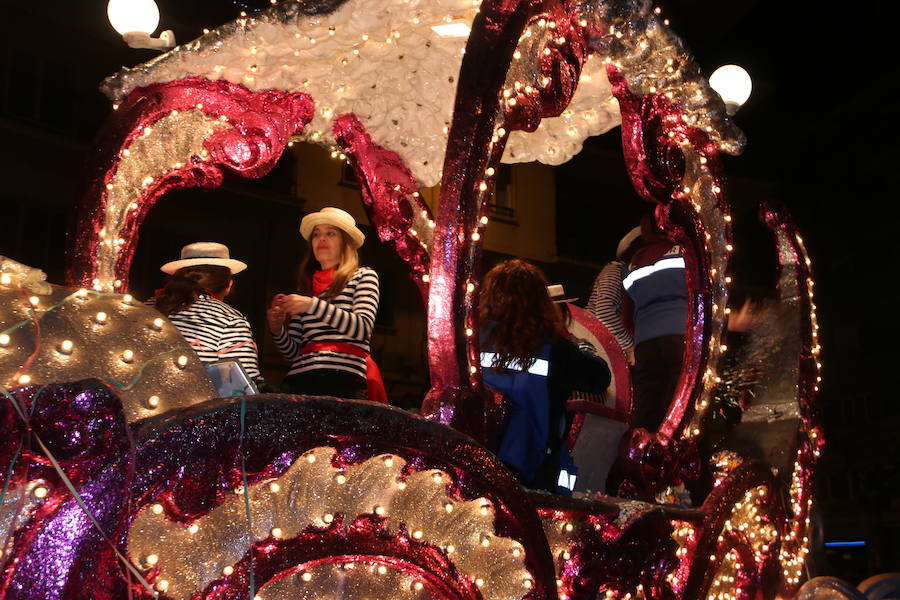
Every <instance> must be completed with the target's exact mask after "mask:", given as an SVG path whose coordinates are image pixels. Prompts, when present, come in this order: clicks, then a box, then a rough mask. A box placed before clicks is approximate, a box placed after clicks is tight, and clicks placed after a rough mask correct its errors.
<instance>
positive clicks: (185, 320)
mask: <svg viewBox="0 0 900 600" xmlns="http://www.w3.org/2000/svg"><path fill="white" fill-rule="evenodd" d="M146 304H147V305H149V306H154V305H155V304H156V298H155V297H153V298H150V299H149V300H147V302H146ZM168 318H169V320H170V321H171V322H172V324H173V325H175V327H176V328H177V329H178V331H179V332H180V333H181V335H182V337H184V339H186V340H187V342H188V344H190V346H191V348H193V349H194V352H196V353H197V356H199V357H200V362H202V363H203V364H205V365H208V364H211V363H214V362H216V361H219V360H236V361H238V362H239V363H240V364H241V366H242V367H243V368H244V371H246V372H247V375H249V376H250V377H251V378H254V379H257V378H259V376H260V374H259V358H258V357H257V352H256V343H255V342H254V341H253V331H252V330H251V329H250V323H249V322H248V321H247V317H245V316H244V315H243V314H242V313H241V312H240V311H239V310H237V309H234V308H232V307H230V306H228V305H227V304H225V303H224V302H222V301H221V300H216V299H215V298H213V297H212V296H210V295H208V294H201V295H200V297H199V298H198V299H197V301H196V302H194V303H193V304H191V305H190V306H189V307H187V308H186V309H184V310H181V311H178V312H177V313H173V314H171V315H169V317H168Z"/></svg>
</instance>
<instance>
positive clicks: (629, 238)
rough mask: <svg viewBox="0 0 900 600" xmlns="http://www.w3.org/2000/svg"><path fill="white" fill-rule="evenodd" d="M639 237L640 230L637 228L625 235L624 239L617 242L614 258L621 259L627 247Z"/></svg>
mask: <svg viewBox="0 0 900 600" xmlns="http://www.w3.org/2000/svg"><path fill="white" fill-rule="evenodd" d="M640 235H641V228H640V227H639V226H638V227H635V228H634V229H632V230H631V231H629V232H628V233H626V234H625V237H623V238H622V239H621V240H619V245H618V246H616V258H622V255H623V254H625V251H626V250H628V247H629V246H631V244H632V242H634V240H636V239H638V238H639V237H640Z"/></svg>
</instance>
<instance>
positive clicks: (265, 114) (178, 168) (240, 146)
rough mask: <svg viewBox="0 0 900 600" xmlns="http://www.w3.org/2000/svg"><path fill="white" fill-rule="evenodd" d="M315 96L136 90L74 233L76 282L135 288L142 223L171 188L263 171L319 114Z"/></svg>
mask: <svg viewBox="0 0 900 600" xmlns="http://www.w3.org/2000/svg"><path fill="white" fill-rule="evenodd" d="M312 110H313V107H312V101H311V100H310V98H309V96H307V95H305V94H302V93H297V94H284V93H280V92H274V91H268V92H263V93H253V92H250V91H249V90H247V89H246V88H244V87H242V86H239V85H235V84H230V83H227V82H214V81H207V80H204V79H198V78H191V79H185V80H181V81H176V82H169V83H161V84H154V85H152V86H150V87H149V88H147V89H142V90H136V91H135V92H134V93H133V94H131V95H130V96H129V97H128V98H127V99H126V100H125V101H124V103H123V104H122V105H121V106H120V107H119V109H118V111H116V112H115V113H113V115H112V116H111V117H110V122H109V123H108V124H107V127H106V137H105V138H104V140H103V142H102V151H101V153H100V154H99V158H98V160H97V165H96V167H95V176H94V179H93V182H92V186H91V188H90V189H89V190H88V192H87V193H86V195H85V196H84V199H83V201H82V206H81V209H80V210H79V212H78V215H77V218H76V219H75V220H74V221H73V229H72V231H71V232H70V236H69V246H70V248H69V265H70V266H69V271H68V278H69V282H70V283H72V284H73V285H82V286H85V287H90V288H93V289H95V290H97V291H113V290H120V289H127V278H128V268H129V267H130V265H131V257H132V256H133V254H134V250H135V248H136V246H137V231H138V229H139V227H140V224H141V222H143V219H144V218H145V217H146V215H147V213H148V212H149V210H150V208H152V206H153V205H154V204H155V203H156V200H157V199H158V198H159V197H160V196H162V195H163V194H164V193H166V192H167V191H169V190H172V189H177V188H184V187H216V186H218V185H220V184H221V182H222V169H223V168H227V169H230V170H233V171H235V172H238V173H241V174H242V175H244V176H246V177H261V176H262V175H264V174H265V173H267V172H268V171H269V170H270V169H271V168H272V167H273V166H274V165H275V163H276V162H277V160H278V158H279V157H280V156H281V152H282V150H283V149H284V147H285V145H286V144H287V140H288V139H289V137H290V136H291V135H292V134H293V133H294V132H295V131H297V130H299V129H302V127H303V126H304V125H305V124H306V123H307V122H308V121H309V119H310V118H311V116H312Z"/></svg>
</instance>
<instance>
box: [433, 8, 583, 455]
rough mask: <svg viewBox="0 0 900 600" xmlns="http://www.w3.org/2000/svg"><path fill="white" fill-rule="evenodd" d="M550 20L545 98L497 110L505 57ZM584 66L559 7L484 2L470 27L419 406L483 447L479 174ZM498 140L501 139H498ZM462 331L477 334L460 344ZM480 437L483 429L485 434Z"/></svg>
mask: <svg viewBox="0 0 900 600" xmlns="http://www.w3.org/2000/svg"><path fill="white" fill-rule="evenodd" d="M539 18H547V19H551V20H555V21H556V22H557V23H559V24H561V27H563V29H561V31H564V32H565V33H566V34H567V38H568V40H567V41H568V44H567V46H568V49H567V50H564V51H559V50H551V52H550V54H549V55H546V56H545V57H544V58H543V59H542V64H541V68H542V72H543V73H545V74H546V77H548V79H549V81H548V85H547V86H545V87H544V88H543V89H541V90H539V91H537V92H532V93H530V94H526V93H525V92H524V90H523V91H522V92H521V94H519V95H518V96H517V100H521V102H519V101H517V102H516V104H514V105H512V104H510V103H509V102H508V101H507V102H506V103H504V97H503V94H502V93H501V87H502V85H503V83H504V81H505V78H506V75H507V71H508V69H509V65H510V62H511V60H512V54H513V51H514V50H515V47H516V45H517V43H518V40H519V37H520V36H521V35H522V33H523V32H524V30H525V28H526V26H527V24H528V23H529V22H530V21H532V20H536V19H539ZM584 60H585V55H584V52H583V44H582V42H581V41H580V37H579V31H578V30H577V29H575V28H574V27H572V26H571V25H570V23H569V19H568V17H567V13H566V10H565V6H564V5H563V3H560V2H548V3H544V4H542V5H535V4H531V3H528V2H525V1H524V0H506V1H503V0H495V1H492V0H488V1H486V2H484V3H483V4H482V5H481V9H480V12H479V14H478V16H476V18H475V20H474V21H473V23H472V32H471V34H470V35H469V38H468V41H467V44H466V52H465V56H464V57H463V61H462V65H461V67H460V73H459V84H458V86H457V91H456V103H455V106H454V111H453V122H452V123H451V126H450V133H449V141H448V143H447V152H446V155H445V158H444V170H443V177H442V180H441V202H440V207H439V209H438V219H437V227H436V229H435V234H434V242H433V246H432V260H431V272H430V280H431V291H430V294H429V301H428V358H429V370H430V373H431V389H430V390H429V392H428V395H427V396H426V397H425V400H424V402H423V404H422V414H423V415H425V416H426V417H427V418H429V419H433V420H436V421H438V422H440V423H443V424H445V425H450V426H452V427H454V428H456V429H459V430H461V431H464V432H466V433H469V434H471V435H474V436H476V438H477V439H479V440H481V441H482V442H484V441H486V440H485V438H484V437H483V432H484V430H485V429H484V427H483V419H484V414H485V405H486V404H487V403H489V402H490V399H489V396H488V394H486V393H485V391H484V389H483V387H482V383H481V376H480V375H481V372H480V366H479V361H478V335H477V331H478V287H479V281H478V273H479V271H480V265H481V241H480V240H481V233H480V228H481V221H480V220H481V218H482V217H484V216H486V209H487V200H488V199H489V198H490V197H491V194H492V193H493V185H494V183H493V180H491V179H490V177H488V176H487V175H486V174H487V173H488V169H489V168H496V167H497V166H498V165H499V163H500V159H501V157H502V156H503V150H504V148H505V146H506V141H507V139H508V135H509V132H510V131H512V130H515V129H523V130H528V131H531V130H533V129H534V128H536V127H537V125H538V123H539V122H540V119H541V118H543V117H548V116H554V115H558V114H559V113H560V112H561V111H562V110H563V109H564V108H565V106H567V105H568V103H569V100H570V99H571V95H572V94H573V93H574V91H575V87H576V85H577V81H578V75H579V74H580V72H581V65H582V63H583V61H584ZM501 130H502V132H501ZM467 329H470V330H472V331H473V332H475V334H473V335H469V336H467V335H466V330H467ZM487 429H491V427H488V428H487Z"/></svg>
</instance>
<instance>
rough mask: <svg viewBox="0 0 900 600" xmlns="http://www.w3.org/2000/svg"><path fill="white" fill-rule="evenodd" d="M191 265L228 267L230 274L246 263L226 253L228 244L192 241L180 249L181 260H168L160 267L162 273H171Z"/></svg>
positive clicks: (236, 271)
mask: <svg viewBox="0 0 900 600" xmlns="http://www.w3.org/2000/svg"><path fill="white" fill-rule="evenodd" d="M193 265H215V266H219V267H228V269H229V270H230V271H231V274H232V275H234V274H235V273H240V272H241V271H243V270H244V269H246V268H247V264H246V263H242V262H241V261H239V260H234V259H233V258H231V255H230V254H229V253H228V246H226V245H225V244H219V243H218V242H194V243H193V244H188V245H187V246H185V247H184V248H182V249H181V260H175V261H172V262H168V263H166V264H164V265H163V266H162V267H160V270H161V271H162V272H163V273H168V274H169V275H171V274H172V273H174V272H175V271H177V270H178V269H181V268H183V267H190V266H193Z"/></svg>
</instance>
